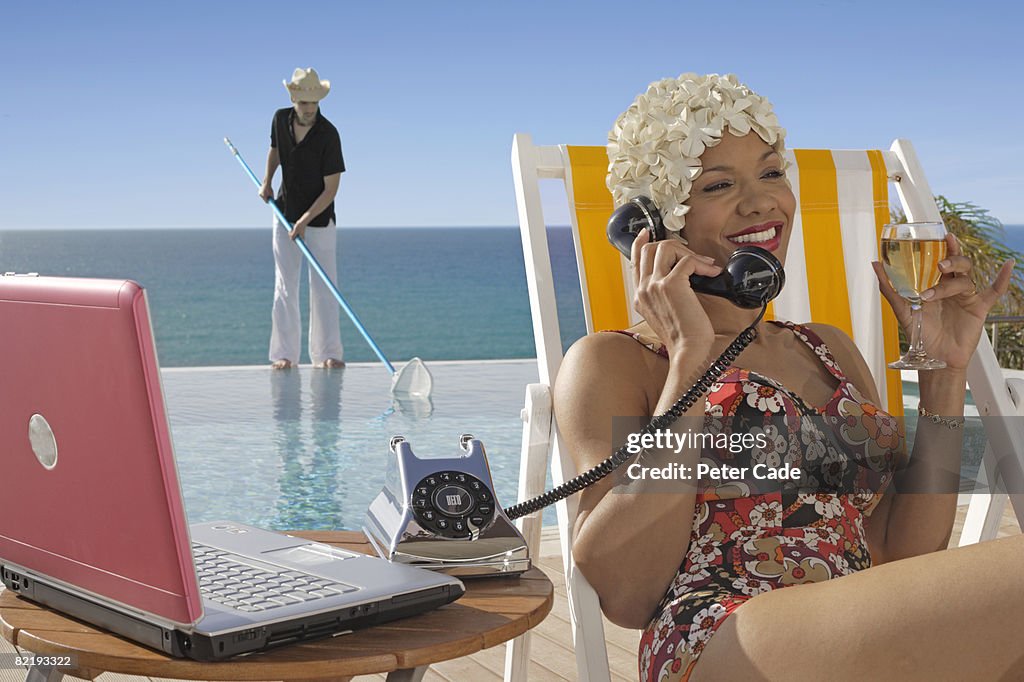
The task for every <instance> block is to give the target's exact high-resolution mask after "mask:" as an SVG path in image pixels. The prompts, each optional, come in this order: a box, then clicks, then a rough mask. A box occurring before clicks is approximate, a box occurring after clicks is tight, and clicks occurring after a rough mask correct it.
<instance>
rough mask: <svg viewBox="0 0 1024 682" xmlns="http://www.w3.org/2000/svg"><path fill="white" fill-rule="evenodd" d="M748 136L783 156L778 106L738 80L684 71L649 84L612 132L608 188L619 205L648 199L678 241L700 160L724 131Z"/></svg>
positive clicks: (698, 170)
mask: <svg viewBox="0 0 1024 682" xmlns="http://www.w3.org/2000/svg"><path fill="white" fill-rule="evenodd" d="M726 128H728V129H729V131H730V132H732V134H734V135H737V136H740V137H742V136H743V135H746V134H747V133H749V132H750V131H752V130H753V131H754V132H755V133H757V134H758V135H759V136H760V137H761V139H762V140H764V141H765V143H767V144H769V145H771V146H772V147H773V148H774V149H775V151H777V152H779V154H781V153H782V152H783V151H784V150H785V138H786V131H785V130H784V129H783V128H781V127H780V126H779V121H778V119H777V118H776V117H775V114H774V112H772V105H771V102H769V101H768V100H767V99H765V98H764V97H761V96H760V95H758V94H757V93H755V92H754V91H753V90H751V89H750V88H748V87H747V86H745V85H743V84H742V83H740V82H739V81H738V80H737V79H736V76H734V75H732V74H729V75H726V76H719V75H718V74H716V73H713V74H709V75H707V76H698V75H697V74H695V73H684V74H683V75H681V76H679V78H665V79H663V80H660V81H655V82H654V83H651V84H650V85H649V86H647V91H646V92H644V93H643V94H641V95H639V96H638V97H637V98H636V99H635V100H634V101H633V104H631V105H630V107H629V109H627V110H626V111H625V112H623V113H622V115H621V116H619V118H618V119H617V120H616V121H615V125H614V126H613V127H612V129H611V131H610V132H609V133H608V178H607V184H608V189H609V190H611V193H612V198H613V199H614V200H615V205H616V206H619V205H621V204H623V203H625V202H627V201H629V200H630V199H632V198H633V197H636V196H640V195H643V196H647V197H650V198H651V199H652V200H653V201H654V203H655V204H656V205H657V206H658V209H659V211H660V212H661V215H662V219H663V221H664V224H665V229H666V231H667V234H668V235H670V236H675V237H677V238H679V237H680V235H679V231H680V230H682V229H683V225H684V224H685V222H686V220H685V218H686V213H687V212H688V211H689V210H690V207H689V206H687V205H685V204H686V201H687V200H688V199H689V198H690V189H691V187H693V181H694V180H696V179H697V177H699V176H700V174H701V171H702V166H701V163H700V155H701V154H703V153H704V150H705V149H707V148H709V147H714V146H715V145H717V144H718V143H719V142H721V140H722V135H723V134H724V132H725V129H726Z"/></svg>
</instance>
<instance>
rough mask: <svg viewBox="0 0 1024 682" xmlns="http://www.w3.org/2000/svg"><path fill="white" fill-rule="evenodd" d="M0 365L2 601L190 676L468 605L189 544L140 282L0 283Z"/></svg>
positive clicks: (438, 585)
mask: <svg viewBox="0 0 1024 682" xmlns="http://www.w3.org/2000/svg"><path fill="white" fill-rule="evenodd" d="M0 366H2V367H3V370H2V372H0V461H2V464H3V474H2V476H0V567H2V569H0V570H2V575H3V580H4V583H5V584H6V586H7V587H8V589H12V590H15V591H17V592H19V593H20V594H22V595H24V596H26V597H27V598H30V599H33V600H35V601H38V602H41V603H44V604H47V605H49V606H52V607H54V608H56V609H59V610H62V611H65V612H67V613H69V614H71V615H73V616H76V617H78V618H81V619H83V620H87V621H89V622H92V623H95V624H97V625H99V626H101V627H105V628H107V629H111V630H114V631H115V632H118V633H119V634H122V635H124V636H126V637H129V638H131V639H133V640H135V641H139V642H141V643H143V644H147V645H149V646H151V647H154V648H156V649H160V650H162V651H165V652H167V653H169V654H172V655H178V656H188V657H192V658H197V659H201V660H212V659H218V658H225V657H227V656H231V655H235V654H238V653H246V652H251V651H255V650H259V649H263V648H266V647H269V646H274V645H275V644H281V643H287V642H290V641H295V640H296V639H303V638H306V637H315V636H324V635H331V634H336V633H339V632H344V631H348V630H351V629H353V628H355V627H360V626H365V625H370V624H373V623H376V622H381V621H384V620H390V619H392V618H394V617H401V616H404V615H410V614H412V613H417V612H420V611H424V610H427V609H430V608H434V607H436V606H439V605H442V604H445V603H448V602H450V601H453V600H454V599H456V598H458V597H459V596H460V595H461V594H462V593H463V587H462V584H461V583H460V582H459V581H458V580H455V579H453V578H450V577H448V576H444V575H439V574H435V573H431V572H429V571H425V570H421V569H415V568H411V567H408V566H402V565H395V564H391V563H389V562H387V561H384V560H382V559H379V558H376V557H367V556H364V555H361V554H356V553H352V552H344V551H340V550H338V549H336V548H332V547H330V546H327V545H323V544H319V543H312V542H309V541H307V540H302V539H299V538H294V537H291V536H288V535H283V534H279V533H271V532H268V531H262V530H259V529H256V528H252V527H249V526H245V525H243V524H238V523H230V522H218V523H206V524H197V525H195V526H193V527H191V528H190V527H189V525H188V523H187V522H186V519H185V509H184V505H183V503H182V498H181V492H180V487H179V483H178V476H177V471H176V468H175V463H174V456H173V448H172V444H171V433H170V430H169V427H168V422H167V418H166V412H165V408H164V398H163V392H162V388H161V383H160V373H159V366H158V364H157V358H156V351H155V347H154V343H153V332H152V328H151V326H150V320H149V314H148V308H147V304H146V297H145V293H144V291H143V289H142V288H141V287H140V286H139V285H137V284H135V283H134V282H130V281H124V280H96V279H77V278H57V277H37V276H25V275H5V276H0ZM223 447H226V448H229V447H231V444H230V443H224V444H223ZM211 454H214V453H211ZM194 555H195V556H194ZM194 559H202V560H203V562H204V563H203V564H202V565H201V566H199V567H198V568H197V566H196V564H195V563H194ZM232 586H234V587H235V588H239V587H242V588H248V589H247V590H246V591H245V592H243V593H238V592H237V591H235V592H232V590H231V589H230V588H231V587H232ZM253 586H257V587H258V590H257V591H255V592H254V591H253V589H252V588H253ZM240 595H243V596H240Z"/></svg>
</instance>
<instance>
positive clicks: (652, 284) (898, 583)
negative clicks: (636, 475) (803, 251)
mask: <svg viewBox="0 0 1024 682" xmlns="http://www.w3.org/2000/svg"><path fill="white" fill-rule="evenodd" d="M784 136H785V131H784V130H782V129H781V128H779V127H778V123H777V122H776V119H775V116H774V114H773V113H772V112H771V106H770V104H769V103H768V102H767V100H764V99H763V98H761V97H759V96H758V95H756V94H755V93H753V92H751V91H750V90H749V89H748V88H746V87H745V86H743V85H742V84H740V83H738V82H737V81H736V80H735V78H734V77H732V76H726V77H719V76H717V75H712V76H706V77H699V76H696V75H695V74H685V75H683V76H681V77H680V78H678V79H666V80H663V81H659V82H656V83H653V84H652V85H651V86H650V87H649V89H648V90H647V92H646V93H644V94H643V95H641V96H639V97H638V98H637V100H636V101H635V102H634V103H633V105H632V106H631V107H630V109H629V110H627V111H626V112H625V113H624V114H623V115H622V116H620V117H619V120H618V121H617V122H616V125H615V127H614V128H613V130H612V132H611V134H610V136H609V140H610V143H609V157H610V164H609V177H608V182H609V187H610V189H611V190H612V193H613V195H614V197H615V199H616V202H617V203H623V202H625V201H627V200H629V199H631V198H632V197H634V196H637V195H641V194H642V195H645V196H648V197H650V198H651V199H653V200H654V202H655V204H657V206H658V207H659V209H660V211H661V213H662V215H663V217H664V221H665V225H666V227H667V229H668V236H669V238H668V239H665V240H664V241H659V242H656V243H648V239H647V237H646V236H643V235H642V236H640V237H639V238H638V239H637V240H636V242H635V243H634V244H633V250H632V264H633V277H634V282H635V284H636V297H635V306H636V309H637V311H638V312H639V313H640V314H641V316H642V317H643V320H644V321H643V322H642V323H641V324H639V325H638V326H637V327H634V328H633V329H631V330H626V331H625V333H599V334H593V335H590V336H588V337H585V338H583V339H581V340H580V341H579V342H577V343H576V344H575V345H574V346H573V348H572V349H571V350H570V351H569V353H568V354H567V355H566V358H565V360H564V363H563V365H562V368H561V370H560V372H559V376H558V381H557V384H556V387H555V410H556V417H557V420H558V424H559V429H560V431H561V433H562V435H563V437H564V438H565V440H566V442H567V444H568V445H569V448H570V451H571V452H572V453H573V456H574V457H575V460H576V464H577V467H578V468H579V469H581V470H582V469H589V468H591V467H592V466H594V465H595V464H597V463H599V462H601V461H602V460H604V459H605V458H606V457H607V456H608V455H609V453H610V452H611V451H612V450H613V449H614V448H615V447H618V446H619V445H620V444H621V443H619V442H613V437H612V420H613V418H614V417H621V416H625V415H643V416H644V417H645V418H647V419H650V418H652V417H654V416H656V415H660V414H663V413H664V412H666V411H667V410H668V409H669V408H670V407H671V406H672V405H673V403H674V402H675V401H676V400H677V399H678V397H679V396H680V395H682V394H683V393H684V392H685V391H686V390H687V389H689V388H690V386H691V385H692V384H693V383H694V382H695V381H696V379H697V378H698V377H699V376H700V375H701V373H702V372H703V371H704V370H705V369H706V368H707V366H708V364H709V363H710V362H711V361H712V360H713V359H714V358H716V357H717V356H718V355H719V354H720V353H721V352H722V351H723V350H724V349H725V348H726V346H727V345H728V344H729V343H730V342H732V340H733V339H734V338H735V337H736V336H737V335H738V334H739V333H740V332H741V331H742V330H743V329H745V328H746V327H747V326H748V325H750V324H751V323H752V322H754V320H755V319H756V317H757V314H758V312H759V311H756V310H755V311H751V310H745V309H741V308H738V307H736V306H734V305H733V304H731V303H730V302H728V301H727V300H725V299H722V298H716V297H712V296H708V295H705V294H701V293H695V292H694V291H693V289H692V288H691V287H690V282H689V278H690V276H691V275H693V274H699V275H709V276H714V275H717V274H719V273H720V272H721V265H722V264H724V263H725V262H726V261H727V259H728V257H729V255H730V253H731V252H732V251H734V250H735V249H737V248H738V247H740V246H744V245H755V246H761V247H762V248H766V249H768V250H770V251H772V252H773V253H774V254H775V256H776V257H777V258H779V259H780V260H783V261H784V259H785V254H786V248H787V245H788V243H789V239H790V235H791V230H792V219H793V214H794V211H795V200H794V196H793V193H792V190H791V189H790V186H789V184H788V182H787V180H786V176H785V171H786V169H785V161H784V159H783V157H782V155H781V153H782V151H783V139H784ZM947 241H948V249H949V256H948V257H947V258H946V260H944V261H943V262H942V263H941V265H940V270H941V271H942V273H943V274H942V277H941V280H940V282H939V284H938V285H937V286H935V287H934V288H933V289H932V290H930V291H928V292H926V293H925V294H924V295H923V297H924V298H926V299H927V300H928V301H929V304H928V305H927V306H925V309H926V312H927V313H928V314H927V315H926V316H925V317H926V319H925V327H924V340H925V345H926V347H927V348H928V351H929V353H930V354H931V355H932V356H933V357H936V358H939V359H942V360H944V361H945V362H946V364H947V368H946V369H943V370H933V371H927V372H921V374H920V391H921V406H922V410H923V413H924V414H925V415H926V416H930V415H942V416H941V417H935V418H934V420H932V419H927V420H926V419H922V420H921V421H920V425H919V427H918V432H917V437H916V438H915V443H914V446H913V450H912V452H911V453H910V455H909V459H908V458H907V455H906V454H905V448H904V445H903V443H902V442H901V441H902V432H901V431H896V432H895V437H894V436H893V431H892V430H891V429H890V430H889V431H886V429H887V428H889V427H891V425H892V424H893V423H894V422H893V420H892V418H891V417H889V416H888V415H886V414H885V413H884V412H882V411H881V410H880V409H878V408H877V407H875V406H876V405H878V404H879V403H880V401H879V397H878V394H877V391H876V388H875V385H874V382H873V381H872V380H871V376H870V373H869V371H868V369H867V366H866V364H865V362H864V360H863V359H862V358H861V356H860V354H859V352H858V350H857V348H856V347H855V346H854V344H853V342H852V341H851V340H850V338H848V337H847V336H846V335H845V334H844V333H843V332H841V331H840V330H838V329H835V328H832V327H829V326H825V325H817V324H807V325H782V324H774V323H764V322H760V323H758V325H757V329H758V332H759V333H758V336H757V339H756V340H755V341H754V342H753V343H752V344H751V345H750V346H749V347H748V348H746V350H744V351H743V352H742V354H741V355H740V356H739V358H738V359H737V361H736V363H735V366H734V367H733V368H732V369H730V370H729V371H728V372H727V373H726V374H725V375H724V376H723V377H722V378H721V379H720V380H719V381H718V382H717V383H716V384H715V385H714V386H712V387H711V390H710V391H709V392H708V394H707V395H706V396H704V397H703V398H702V399H701V400H699V401H698V402H697V403H696V404H695V405H694V406H693V407H692V408H691V409H690V410H688V411H687V412H686V413H685V415H684V416H686V415H689V416H691V417H692V416H693V415H698V416H702V415H726V416H728V415H736V414H737V413H738V411H740V410H743V411H745V414H746V415H747V416H748V417H749V416H750V415H751V413H753V416H754V417H755V421H756V420H757V418H760V416H762V415H763V416H764V418H765V421H764V422H758V423H759V424H764V425H767V424H769V422H771V420H772V419H776V421H775V422H773V423H782V424H788V425H789V428H790V433H789V434H788V440H787V439H786V438H783V439H782V440H780V441H779V442H780V443H784V446H783V447H782V448H781V451H783V457H782V458H780V459H777V460H776V463H779V462H780V461H782V459H785V458H796V459H800V460H801V461H803V462H805V463H807V462H810V461H812V460H813V459H814V457H815V456H819V455H822V454H823V453H825V452H826V450H827V452H828V453H830V454H832V455H834V454H836V452H838V451H843V452H842V453H841V454H842V456H843V457H844V458H846V460H847V461H854V460H856V461H858V462H859V464H860V465H862V466H861V469H860V471H861V472H862V473H863V472H869V473H872V472H873V476H871V477H866V478H865V477H863V476H862V477H861V478H860V479H858V480H857V481H856V482H855V483H854V487H853V488H851V489H849V493H848V494H845V493H843V494H831V495H829V494H797V495H789V496H788V497H787V496H785V495H783V494H774V495H773V494H771V493H765V494H758V493H755V492H752V489H751V486H750V485H748V482H745V481H739V482H736V483H734V484H732V485H731V486H722V487H718V488H704V489H698V490H689V491H675V492H659V491H651V490H650V489H649V490H645V489H644V484H643V483H640V484H639V487H638V484H635V483H634V484H633V485H631V486H630V487H629V489H628V490H627V491H626V492H622V493H620V494H609V492H610V491H611V490H612V489H613V487H614V482H613V481H611V480H610V479H611V478H612V477H609V478H608V479H605V480H603V481H601V482H600V483H598V484H597V485H594V486H592V487H590V488H587V489H586V490H585V491H584V492H583V493H582V496H581V498H580V507H579V509H580V513H579V516H578V518H577V522H576V527H575V539H574V544H573V555H574V557H575V559H576V562H577V564H578V565H579V568H580V570H581V571H583V573H584V575H586V577H587V579H588V580H589V581H590V583H591V584H592V585H593V586H594V588H595V589H596V590H597V592H598V595H599V596H600V598H601V605H602V608H603V610H604V612H605V614H606V615H607V617H608V618H609V619H610V620H612V621H613V622H615V623H617V624H619V625H622V626H625V627H633V628H638V629H641V628H646V629H645V631H644V634H643V636H642V639H641V650H640V676H641V679H643V680H664V679H670V680H675V679H691V680H714V679H730V680H731V679H762V678H765V679H819V678H824V679H830V680H838V679H846V678H851V679H852V678H856V679H891V678H899V679H928V680H932V679H936V678H939V677H941V678H943V679H947V678H948V679H1000V678H1001V676H1006V677H1005V678H1003V679H1020V678H1024V658H1022V656H1024V634H1022V631H1021V629H1020V627H1019V621H1020V616H1021V613H1024V570H1022V568H1024V537H1012V538H1007V539H1002V540H998V541H994V542H988V543H984V544H982V545H976V546H972V547H968V548H963V549H954V550H948V551H946V550H945V548H946V546H947V544H948V542H949V537H950V533H951V530H952V525H953V518H954V514H955V507H956V487H955V483H954V484H953V485H950V483H949V482H950V478H949V472H958V471H959V469H960V467H959V464H960V463H959V457H960V445H959V443H961V442H962V433H963V431H962V428H959V427H961V426H962V418H958V417H961V416H962V415H963V406H964V398H965V385H966V367H967V363H968V361H969V359H970V357H971V355H972V353H973V352H974V349H975V347H976V346H977V343H978V340H979V338H980V334H981V330H982V323H983V321H984V319H985V316H986V314H987V313H988V311H989V309H990V308H991V307H992V306H993V305H994V304H995V302H996V300H997V299H998V298H999V296H1001V295H1002V294H1004V293H1005V292H1006V290H1007V288H1008V287H1009V283H1010V277H1011V273H1012V268H1013V263H1012V261H1011V262H1007V263H1006V264H1004V266H1003V268H1002V270H1001V271H1000V272H999V274H998V276H997V277H996V279H995V281H994V282H993V283H992V285H991V286H990V287H985V288H979V287H977V286H976V285H975V284H974V283H973V282H972V280H971V277H970V274H971V263H970V261H969V260H968V259H967V258H965V257H964V256H963V255H962V253H961V250H960V246H959V244H958V242H957V241H956V239H955V238H954V237H952V236H949V237H947ZM874 267H875V272H876V275H877V276H878V279H879V286H880V288H881V291H882V293H883V295H884V296H885V298H886V299H887V300H888V302H889V304H890V305H891V306H892V308H893V310H894V311H895V313H896V316H897V318H898V319H899V321H900V323H901V324H902V325H903V326H904V327H905V328H906V327H907V326H908V324H909V321H910V309H909V305H908V304H907V303H906V301H905V300H903V299H902V298H900V297H899V296H898V295H897V294H896V293H895V292H894V291H893V290H892V288H891V287H890V286H889V284H888V281H887V279H886V278H885V275H884V272H883V271H882V270H881V266H880V265H879V264H877V263H876V264H874ZM638 341H639V343H638ZM813 418H816V419H817V421H815V420H814V419H813ZM779 420H781V421H779ZM851 420H852V421H851ZM801 422H802V423H801ZM796 423H801V425H800V426H796V427H794V426H793V424H796ZM849 424H857V425H861V424H867V426H868V427H869V431H871V435H872V437H866V436H865V437H862V438H860V439H859V440H858V439H857V438H854V437H853V436H852V435H851V432H850V431H849V429H848V428H847V425H849ZM805 427H807V429H808V430H809V431H810V432H814V433H817V434H819V436H823V439H822V438H820V437H819V438H818V439H817V440H816V439H815V437H813V436H812V437H811V438H807V437H806V436H807V434H806V433H804V432H803V431H804V430H805ZM769 428H774V427H771V426H764V428H763V429H762V430H761V431H760V433H762V435H763V434H764V433H765V431H766V430H767V429H769ZM784 428H785V427H784ZM883 432H885V433H887V434H888V435H887V436H886V437H883V435H884V434H883ZM772 435H773V436H777V435H778V434H772ZM951 443H955V444H956V445H955V446H954V447H949V445H950V444H951ZM787 448H788V450H787ZM815 448H819V449H818V450H816V449H815ZM755 450H757V449H756V448H755ZM758 452H760V454H761V455H762V456H763V454H764V452H763V450H762V451H758ZM758 452H753V451H752V452H751V455H750V456H751V457H752V458H753V459H754V460H756V459H757V456H758ZM707 456H708V453H707V452H705V453H701V452H698V451H696V450H695V449H693V448H690V449H686V450H684V451H683V452H682V453H680V455H679V459H678V460H677V461H679V462H680V463H682V464H684V465H685V466H689V467H691V471H693V470H695V469H694V468H693V467H695V465H696V464H697V462H698V461H699V460H700V459H701V458H702V457H707ZM858 458H859V459H858ZM642 461H643V455H642V456H641V462H642ZM787 461H788V460H787ZM908 462H909V463H912V465H908ZM865 463H866V464H865ZM820 471H825V472H826V473H825V475H826V477H827V467H825V468H822V467H819V472H820ZM894 471H897V472H898V477H899V478H898V479H897V485H895V486H893V485H889V483H890V481H891V479H892V476H893V472H894ZM943 472H946V476H945V478H943ZM954 480H955V479H954ZM702 485H703V484H702ZM913 490H916V491H932V492H931V494H910V493H909V492H906V491H913ZM934 491H941V492H934ZM940 550H943V551H940ZM623 567H628V568H626V569H624V568H623ZM790 586H793V587H795V589H784V588H788V587H790Z"/></svg>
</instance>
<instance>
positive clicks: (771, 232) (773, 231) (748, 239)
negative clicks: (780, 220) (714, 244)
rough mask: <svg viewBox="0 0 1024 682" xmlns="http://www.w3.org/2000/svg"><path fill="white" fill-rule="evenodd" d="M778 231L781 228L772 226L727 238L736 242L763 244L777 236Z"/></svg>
mask: <svg viewBox="0 0 1024 682" xmlns="http://www.w3.org/2000/svg"><path fill="white" fill-rule="evenodd" d="M778 233H779V228H777V227H774V226H772V227H769V228H768V229H765V230H761V231H760V232H748V233H746V234H738V235H734V236H732V237H727V239H728V240H729V241H731V242H733V243H736V244H763V243H765V242H770V241H771V240H773V239H775V236H776V235H778Z"/></svg>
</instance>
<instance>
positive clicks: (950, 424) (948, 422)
mask: <svg viewBox="0 0 1024 682" xmlns="http://www.w3.org/2000/svg"><path fill="white" fill-rule="evenodd" d="M917 413H918V414H919V415H920V416H922V417H927V418H928V419H931V420H932V422H934V423H935V424H942V425H943V426H945V427H946V428H949V429H962V428H963V427H964V418H963V417H940V416H939V415H937V414H935V413H934V412H929V411H928V410H926V409H924V407H923V406H921V405H918V406H917Z"/></svg>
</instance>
